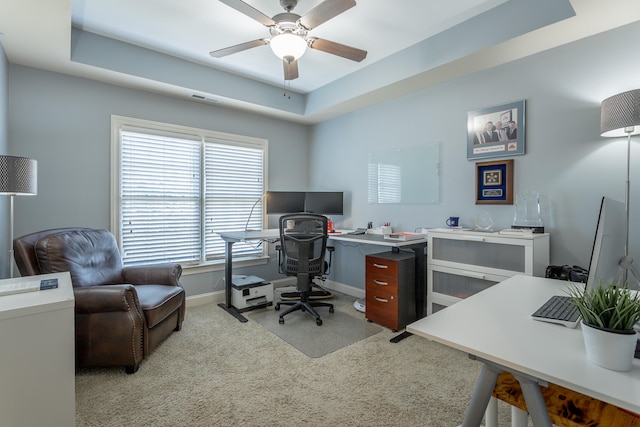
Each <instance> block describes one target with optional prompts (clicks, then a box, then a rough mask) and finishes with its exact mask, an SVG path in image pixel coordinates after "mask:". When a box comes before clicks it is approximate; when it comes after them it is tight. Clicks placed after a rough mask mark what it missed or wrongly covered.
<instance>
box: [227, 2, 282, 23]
mask: <svg viewBox="0 0 640 427" xmlns="http://www.w3.org/2000/svg"><path fill="white" fill-rule="evenodd" d="M220 3H224V4H226V5H227V6H229V7H232V8H234V9H235V10H237V11H238V12H242V13H244V14H245V15H247V16H248V17H249V18H251V19H255V20H256V21H258V22H259V23H261V24H262V25H265V26H267V27H271V26H273V25H276V23H275V22H274V21H273V19H271V18H269V17H268V16H267V15H265V14H264V13H262V12H260V11H259V10H258V9H255V8H254V7H253V6H250V5H248V4H247V3H245V2H243V1H242V0H220Z"/></svg>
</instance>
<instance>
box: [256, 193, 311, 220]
mask: <svg viewBox="0 0 640 427" xmlns="http://www.w3.org/2000/svg"><path fill="white" fill-rule="evenodd" d="M265 198H266V204H267V209H266V210H267V215H274V214H288V213H298V212H304V200H305V192H304V191H267V194H266V196H265Z"/></svg>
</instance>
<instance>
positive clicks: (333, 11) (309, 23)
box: [300, 0, 356, 30]
mask: <svg viewBox="0 0 640 427" xmlns="http://www.w3.org/2000/svg"><path fill="white" fill-rule="evenodd" d="M355 5H356V2H355V0H325V1H323V2H322V3H320V4H319V5H317V6H316V7H314V8H313V9H311V10H310V11H309V12H307V13H306V14H305V15H304V16H303V17H302V18H300V24H301V25H302V26H303V27H305V28H306V29H307V30H311V29H312V28H316V27H317V26H318V25H320V24H323V23H325V22H327V21H328V20H329V19H331V18H333V17H335V16H338V15H340V14H341V13H342V12H344V11H345V10H349V9H351V8H352V7H354V6H355Z"/></svg>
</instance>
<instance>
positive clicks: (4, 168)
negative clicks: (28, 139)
mask: <svg viewBox="0 0 640 427" xmlns="http://www.w3.org/2000/svg"><path fill="white" fill-rule="evenodd" d="M0 194H3V195H7V196H10V197H11V208H10V214H9V230H10V234H9V274H10V276H9V277H13V198H14V196H33V195H36V194H38V162H37V161H36V160H33V159H28V158H26V157H16V156H0Z"/></svg>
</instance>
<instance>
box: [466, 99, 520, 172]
mask: <svg viewBox="0 0 640 427" xmlns="http://www.w3.org/2000/svg"><path fill="white" fill-rule="evenodd" d="M524 107H525V101H524V100H522V101H517V102H512V103H510V104H504V105H499V106H497V107H490V108H482V109H479V110H474V111H469V113H468V114H467V159H469V160H472V159H487V158H493V157H509V156H518V155H521V154H524V148H525V144H524V142H525V123H524V117H525V114H524Z"/></svg>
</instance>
